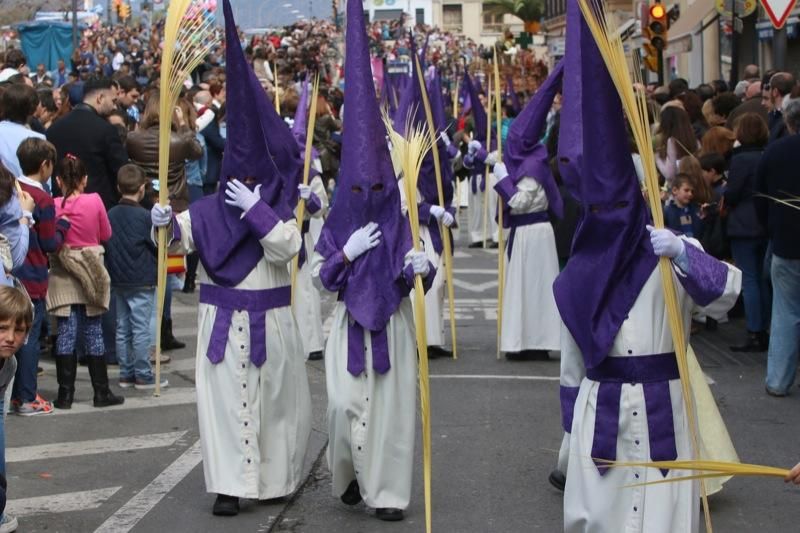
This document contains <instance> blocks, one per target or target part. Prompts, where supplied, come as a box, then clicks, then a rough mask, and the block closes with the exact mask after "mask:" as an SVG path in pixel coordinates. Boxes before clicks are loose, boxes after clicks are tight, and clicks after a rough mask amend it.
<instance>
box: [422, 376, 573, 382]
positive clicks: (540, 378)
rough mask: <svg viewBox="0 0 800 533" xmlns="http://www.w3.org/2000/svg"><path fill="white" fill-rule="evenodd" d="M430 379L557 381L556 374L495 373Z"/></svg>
mask: <svg viewBox="0 0 800 533" xmlns="http://www.w3.org/2000/svg"><path fill="white" fill-rule="evenodd" d="M430 378H431V379H509V380H520V381H558V380H559V379H560V378H559V377H558V376H510V375H502V374H500V375H497V374H431V375H430Z"/></svg>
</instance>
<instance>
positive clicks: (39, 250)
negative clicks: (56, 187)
mask: <svg viewBox="0 0 800 533" xmlns="http://www.w3.org/2000/svg"><path fill="white" fill-rule="evenodd" d="M19 183H20V185H21V186H22V190H24V191H25V192H27V193H28V194H30V195H31V196H32V197H33V201H34V203H35V204H36V206H35V207H34V208H33V219H34V221H35V222H36V223H35V224H34V225H33V226H31V228H30V230H29V231H30V243H29V244H28V255H27V256H25V263H24V264H23V265H22V266H21V267H19V268H17V269H15V270H14V275H16V276H17V278H19V280H20V281H21V282H22V284H23V285H24V286H25V289H26V290H27V291H28V294H29V295H30V297H31V299H44V298H45V296H47V270H48V262H47V254H49V253H54V252H57V251H58V249H59V248H61V244H62V243H63V242H64V236H65V235H66V233H67V230H68V229H69V222H67V221H66V220H63V219H61V220H58V221H56V208H55V204H54V203H53V198H52V197H51V196H50V195H49V194H47V193H46V192H45V191H44V189H42V186H41V185H40V184H39V183H37V182H33V181H32V180H30V179H28V178H20V179H19Z"/></svg>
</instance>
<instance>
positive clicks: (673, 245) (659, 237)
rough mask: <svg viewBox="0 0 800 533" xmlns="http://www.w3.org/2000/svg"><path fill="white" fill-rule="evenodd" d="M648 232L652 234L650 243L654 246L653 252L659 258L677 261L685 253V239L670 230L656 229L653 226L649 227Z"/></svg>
mask: <svg viewBox="0 0 800 533" xmlns="http://www.w3.org/2000/svg"><path fill="white" fill-rule="evenodd" d="M647 231H649V232H650V243H651V244H652V245H653V252H655V254H656V255H657V256H659V257H669V258H670V259H675V258H676V257H678V256H680V255H681V254H682V253H683V252H684V250H685V248H684V244H683V239H681V238H680V237H678V236H677V235H675V234H674V233H672V232H671V231H670V230H668V229H655V228H654V227H653V226H650V225H648V226H647Z"/></svg>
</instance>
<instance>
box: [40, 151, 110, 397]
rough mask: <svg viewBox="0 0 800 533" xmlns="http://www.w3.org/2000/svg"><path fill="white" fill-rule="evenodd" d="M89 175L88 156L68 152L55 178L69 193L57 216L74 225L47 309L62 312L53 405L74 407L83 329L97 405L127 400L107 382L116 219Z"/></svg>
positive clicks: (55, 258) (53, 262)
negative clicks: (106, 328)
mask: <svg viewBox="0 0 800 533" xmlns="http://www.w3.org/2000/svg"><path fill="white" fill-rule="evenodd" d="M87 180H88V175H87V173H86V167H85V166H84V164H83V162H82V161H81V160H80V159H78V158H77V157H75V156H74V155H72V154H67V155H66V157H65V158H64V159H63V160H62V161H61V175H60V176H58V177H57V178H56V181H57V182H58V186H59V188H60V190H61V191H63V193H64V196H63V197H58V198H55V204H56V217H57V218H61V217H66V218H67V219H68V220H69V222H70V229H69V231H68V232H67V235H66V238H65V240H64V244H65V246H64V247H62V249H61V251H60V252H59V253H58V254H57V255H54V254H51V256H50V288H49V290H48V291H47V310H48V311H49V312H50V313H52V314H53V315H55V316H56V317H57V339H56V376H57V379H58V397H57V399H56V401H55V402H53V405H55V407H56V408H58V409H70V408H71V407H72V401H73V399H74V396H75V373H76V368H77V364H78V360H77V355H76V353H75V345H76V344H77V342H78V336H79V335H81V336H82V340H83V344H84V349H85V351H86V355H87V356H88V357H87V362H88V366H89V374H90V376H91V379H92V387H93V388H94V406H95V407H107V406H110V405H118V404H121V403H123V402H124V401H125V399H124V398H122V397H120V396H116V395H115V394H113V393H112V392H111V391H110V390H109V388H108V372H107V368H106V360H105V345H104V343H103V329H102V325H101V319H102V315H103V313H105V312H107V311H108V305H109V300H110V296H111V295H110V293H111V290H110V282H109V277H108V272H107V271H106V269H105V266H104V264H103V254H104V253H105V251H104V249H103V246H102V245H101V243H103V242H106V241H108V240H109V239H110V238H111V224H110V223H109V221H108V215H107V214H106V209H105V207H104V206H103V200H102V199H101V198H100V196H99V195H98V194H97V193H90V194H87V193H84V189H85V188H86V182H87Z"/></svg>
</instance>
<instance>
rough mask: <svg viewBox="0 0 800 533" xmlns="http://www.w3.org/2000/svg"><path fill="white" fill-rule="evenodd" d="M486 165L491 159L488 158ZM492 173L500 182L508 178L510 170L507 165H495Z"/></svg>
mask: <svg viewBox="0 0 800 533" xmlns="http://www.w3.org/2000/svg"><path fill="white" fill-rule="evenodd" d="M486 163H487V164H488V163H489V158H488V157H487V158H486ZM492 173H493V174H494V177H495V178H497V181H500V180H501V179H503V178H507V177H508V169H507V168H506V164H505V163H495V164H494V168H493V169H492Z"/></svg>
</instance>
